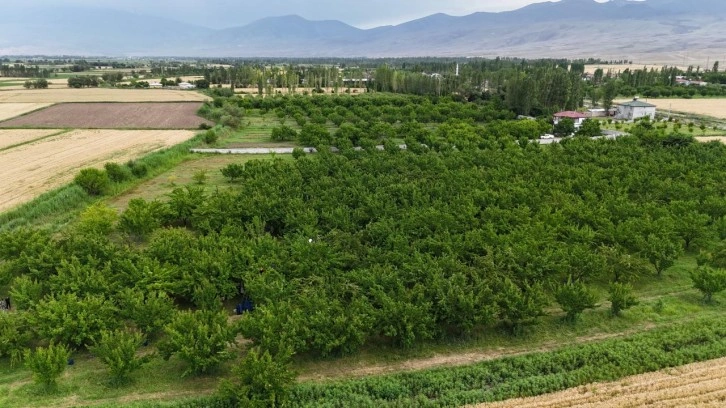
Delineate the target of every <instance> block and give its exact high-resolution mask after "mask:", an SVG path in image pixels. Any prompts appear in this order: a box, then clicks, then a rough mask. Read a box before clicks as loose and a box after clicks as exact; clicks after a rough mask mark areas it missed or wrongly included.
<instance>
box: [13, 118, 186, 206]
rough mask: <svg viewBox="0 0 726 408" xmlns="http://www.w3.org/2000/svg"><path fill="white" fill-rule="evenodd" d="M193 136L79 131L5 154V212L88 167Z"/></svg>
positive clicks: (166, 132) (169, 132) (165, 132)
mask: <svg viewBox="0 0 726 408" xmlns="http://www.w3.org/2000/svg"><path fill="white" fill-rule="evenodd" d="M45 131H49V130H45ZM8 132H19V131H18V130H10V131H8ZM18 134H20V133H18ZM193 136H194V132H193V131H184V130H182V131H179V130H74V131H70V132H66V133H62V134H59V135H57V136H51V137H48V138H45V139H42V140H39V141H37V142H31V143H28V144H24V145H21V146H17V147H14V148H11V149H7V150H4V151H0V211H5V210H8V209H11V208H13V207H15V206H17V205H20V204H22V203H24V202H27V201H30V200H32V199H33V198H35V197H36V196H38V195H40V194H42V193H44V192H46V191H48V190H51V189H53V188H57V187H60V186H62V185H64V184H66V183H68V182H70V181H71V180H73V177H74V176H75V175H76V173H77V172H78V171H79V170H80V169H82V168H85V167H101V166H102V165H103V164H104V163H106V162H109V161H114V162H125V161H127V160H130V159H133V158H136V157H139V156H142V155H145V154H146V153H149V152H152V151H155V150H159V149H162V148H165V147H169V146H172V145H176V144H178V143H181V142H184V141H186V140H188V139H190V138H192V137H193Z"/></svg>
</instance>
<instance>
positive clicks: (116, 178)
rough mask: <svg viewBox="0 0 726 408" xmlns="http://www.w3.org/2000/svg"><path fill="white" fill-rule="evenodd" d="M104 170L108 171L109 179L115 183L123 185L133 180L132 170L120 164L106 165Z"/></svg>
mask: <svg viewBox="0 0 726 408" xmlns="http://www.w3.org/2000/svg"><path fill="white" fill-rule="evenodd" d="M103 168H104V169H106V174H108V178H109V179H110V180H111V181H113V182H114V183H122V182H124V181H126V180H129V179H130V178H131V169H129V168H128V167H126V166H121V165H120V164H118V163H106V164H104V165H103Z"/></svg>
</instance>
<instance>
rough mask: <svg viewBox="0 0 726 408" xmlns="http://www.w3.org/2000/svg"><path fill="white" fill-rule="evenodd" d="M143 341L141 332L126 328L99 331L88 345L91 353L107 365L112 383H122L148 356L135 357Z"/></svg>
mask: <svg viewBox="0 0 726 408" xmlns="http://www.w3.org/2000/svg"><path fill="white" fill-rule="evenodd" d="M142 343H143V336H142V335H141V333H138V332H132V331H128V330H115V331H107V330H104V331H102V332H101V335H100V336H99V338H98V339H97V340H96V341H94V344H93V345H92V346H91V347H90V351H91V353H93V354H94V355H95V356H96V357H98V358H99V360H101V361H102V362H103V363H104V364H106V366H107V367H108V371H109V374H110V375H111V383H112V384H123V383H125V382H127V381H128V380H129V374H131V372H132V371H134V370H137V369H139V368H141V366H142V365H143V364H145V363H146V362H148V361H149V359H150V357H149V356H148V355H147V356H144V357H137V356H136V351H137V350H138V349H139V347H141V345H142Z"/></svg>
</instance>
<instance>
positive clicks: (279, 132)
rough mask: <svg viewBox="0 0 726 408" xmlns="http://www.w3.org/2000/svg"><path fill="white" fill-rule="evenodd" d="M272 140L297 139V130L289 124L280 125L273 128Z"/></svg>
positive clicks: (285, 140)
mask: <svg viewBox="0 0 726 408" xmlns="http://www.w3.org/2000/svg"><path fill="white" fill-rule="evenodd" d="M271 138H272V140H274V141H276V142H287V141H290V140H295V139H297V131H296V130H295V129H293V128H291V127H289V126H285V125H282V126H278V127H275V128H273V129H272V137H271Z"/></svg>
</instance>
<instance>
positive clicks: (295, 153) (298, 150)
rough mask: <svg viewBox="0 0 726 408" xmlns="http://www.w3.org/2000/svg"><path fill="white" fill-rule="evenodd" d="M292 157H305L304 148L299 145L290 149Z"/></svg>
mask: <svg viewBox="0 0 726 408" xmlns="http://www.w3.org/2000/svg"><path fill="white" fill-rule="evenodd" d="M292 157H293V158H294V159H299V158H301V157H305V150H303V149H302V148H301V147H296V148H294V149H292Z"/></svg>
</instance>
